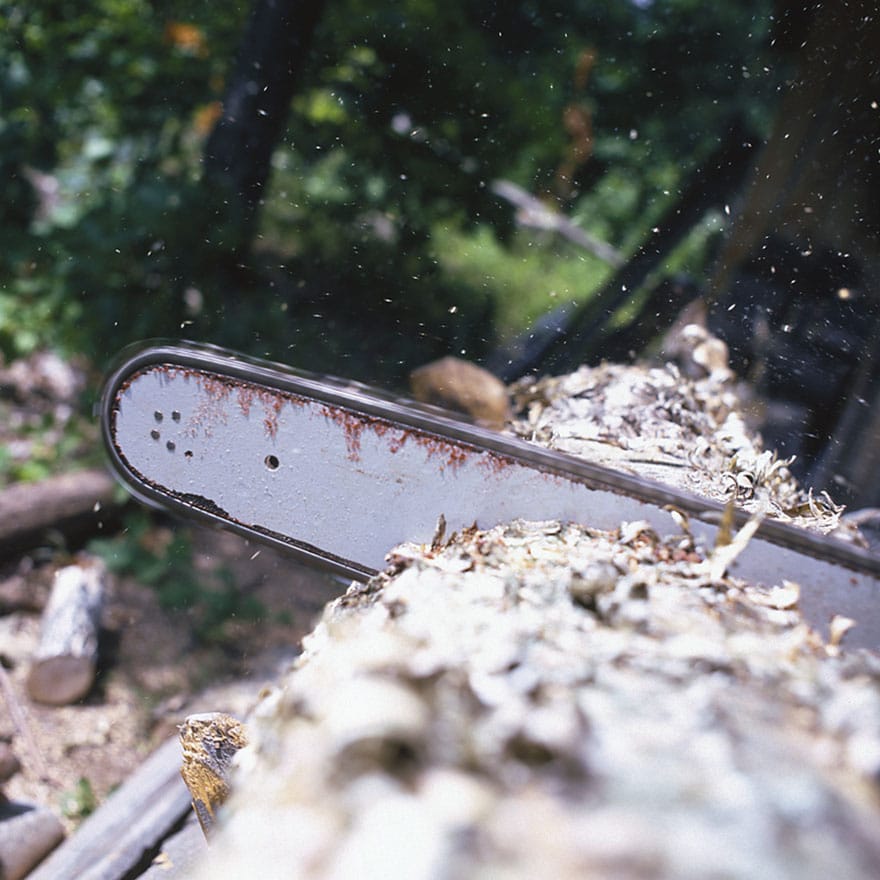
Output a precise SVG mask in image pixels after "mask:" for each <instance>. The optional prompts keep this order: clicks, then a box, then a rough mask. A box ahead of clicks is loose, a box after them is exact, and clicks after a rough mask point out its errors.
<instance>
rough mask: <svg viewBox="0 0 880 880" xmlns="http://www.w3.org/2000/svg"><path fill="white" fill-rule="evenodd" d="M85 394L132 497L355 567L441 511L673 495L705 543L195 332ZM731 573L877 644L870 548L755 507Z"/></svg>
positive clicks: (586, 520) (462, 432)
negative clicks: (836, 619) (757, 516)
mask: <svg viewBox="0 0 880 880" xmlns="http://www.w3.org/2000/svg"><path fill="white" fill-rule="evenodd" d="M100 407H101V425H102V432H103V436H104V440H105V444H106V447H107V450H108V452H109V455H110V459H111V462H112V464H113V466H114V469H115V470H116V472H117V474H118V475H119V477H120V478H121V479H122V480H123V481H124V482H125V483H126V484H127V485H128V487H129V488H130V489H131V491H132V492H133V493H134V494H135V496H136V497H138V498H140V499H141V500H143V501H145V502H147V503H150V504H153V505H158V506H160V507H162V508H166V509H168V510H169V511H174V512H177V513H181V514H185V515H187V516H190V517H195V518H197V519H201V520H203V521H207V522H213V523H218V524H220V525H223V526H225V527H227V528H230V529H233V530H234V531H237V532H239V533H241V534H244V535H246V536H248V537H250V538H256V539H259V540H261V541H265V542H268V543H270V544H274V545H276V546H280V547H283V548H284V549H286V550H288V551H290V552H291V553H292V554H293V555H294V556H296V557H298V558H299V559H300V560H301V561H303V562H306V563H309V564H313V565H318V566H320V567H323V568H325V569H329V570H331V571H333V572H336V573H338V574H341V575H345V576H348V577H353V578H356V579H359V580H366V579H367V578H369V577H370V576H372V575H373V574H375V573H376V571H378V570H379V569H381V568H382V567H383V564H384V557H385V554H386V553H387V552H388V551H389V550H390V549H391V548H392V547H394V546H395V545H397V544H399V543H402V542H404V541H414V542H419V543H428V542H430V541H431V539H432V536H433V534H434V531H435V528H436V524H437V521H438V518H439V516H440V515H441V514H442V515H443V516H444V517H445V520H446V522H447V526H448V528H449V530H450V531H452V530H460V529H462V528H466V527H468V526H470V525H472V524H474V523H476V525H477V526H479V527H480V528H489V527H491V526H494V525H496V524H498V523H501V522H505V521H509V520H512V519H516V518H522V519H531V520H545V519H558V520H563V521H565V520H569V521H574V522H580V523H583V524H585V525H589V526H592V527H595V528H601V529H614V528H617V527H618V526H620V524H621V523H622V522H625V521H635V520H647V521H648V522H649V523H650V524H651V526H652V527H653V528H655V529H656V530H657V531H658V532H660V533H661V534H663V533H668V532H669V531H670V528H671V527H673V523H672V519H671V517H670V510H676V511H678V512H680V513H682V514H685V515H687V517H688V519H689V522H690V528H691V531H692V533H693V534H694V536H695V537H696V538H697V539H698V540H701V541H702V542H704V543H705V544H706V545H707V546H713V545H714V541H715V537H716V533H717V530H718V527H719V524H720V523H721V520H722V515H723V513H724V508H723V506H722V505H720V504H718V503H717V502H714V501H710V500H707V499H703V498H699V497H697V496H694V495H691V494H688V493H685V492H681V491H680V490H677V489H673V488H670V487H668V486H664V485H663V484H661V483H657V482H654V481H652V480H646V479H642V478H639V477H635V476H632V475H630V474H626V473H622V472H618V471H615V470H613V469H610V468H607V467H604V466H600V465H597V464H594V463H591V462H589V461H584V460H582V459H579V458H575V457H574V456H571V455H567V454H564V453H561V452H556V451H553V450H548V449H545V448H542V447H539V446H536V445H534V444H531V443H528V442H526V441H524V440H519V439H517V438H513V437H508V436H506V435H502V434H498V433H495V432H492V431H489V430H486V429H484V428H481V427H479V426H477V425H473V424H470V423H468V422H463V421H460V420H457V419H455V418H452V417H450V416H449V415H448V414H445V413H444V411H443V410H439V409H437V408H434V407H426V406H423V405H420V404H416V403H414V402H413V401H410V400H407V399H404V398H400V397H396V396H393V395H389V394H385V393H383V392H381V391H377V390H376V389H372V388H368V387H366V386H364V385H361V384H359V383H357V382H347V381H342V380H339V379H332V378H328V377H326V376H317V375H313V374H310V373H306V372H302V371H298V370H293V369H291V368H289V367H286V366H283V365H280V364H274V363H269V362H266V361H261V360H255V359H252V358H248V357H245V356H243V355H239V354H235V353H233V352H230V351H226V350H223V349H219V348H214V347H209V346H201V345H193V344H188V343H166V342H158V343H143V344H140V345H137V346H133V347H131V348H129V349H127V350H126V351H125V352H123V353H122V355H121V358H120V362H119V364H118V366H116V368H115V369H114V370H113V371H112V373H111V374H110V376H109V377H108V379H107V382H106V384H105V387H104V390H103V395H102V399H101V404H100ZM735 519H736V522H737V524H738V525H740V526H741V525H742V524H743V523H745V521H746V520H747V515H746V514H745V513H744V512H743V511H737V512H736V516H735ZM730 571H731V573H732V574H734V575H737V576H740V577H744V578H748V579H750V580H752V581H754V582H756V583H764V584H766V585H768V586H771V585H774V584H781V583H782V581H783V580H790V581H794V582H796V583H797V584H798V585H799V586H800V588H801V594H800V595H801V598H800V607H801V609H802V610H803V612H804V614H805V616H806V617H807V619H808V620H809V621H810V622H811V623H812V624H813V625H814V626H816V627H817V628H818V629H819V630H820V631H824V632H826V633H827V631H828V625H829V622H830V621H831V619H832V617H833V616H835V615H843V616H846V617H849V618H851V619H853V620H855V621H856V622H857V625H856V626H855V627H854V628H853V629H852V630H851V631H850V633H849V634H848V635H847V644H848V645H849V646H861V647H870V648H873V649H878V648H880V558H878V557H876V556H874V555H872V554H870V553H868V552H867V551H865V550H863V549H861V548H859V547H856V546H854V545H851V544H849V543H846V542H843V541H840V540H838V539H835V538H830V537H824V536H822V535H817V534H813V533H811V532H807V531H805V530H803V529H800V528H796V527H794V526H790V525H787V524H785V523H780V522H776V521H770V520H765V521H764V522H763V523H762V524H761V525H760V527H759V528H758V531H757V533H756V534H755V535H754V536H753V538H752V539H751V540H750V541H749V542H748V544H747V546H746V548H745V549H744V550H743V551H742V552H741V553H740V555H739V556H738V557H737V559H736V560H735V562H734V563H733V564H732V566H731V569H730Z"/></svg>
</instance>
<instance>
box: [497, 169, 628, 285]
mask: <svg viewBox="0 0 880 880" xmlns="http://www.w3.org/2000/svg"><path fill="white" fill-rule="evenodd" d="M491 189H492V192H493V193H495V195H496V196H501V198H502V199H504V200H505V201H507V202H510V203H511V204H512V205H515V206H516V207H517V208H519V211H518V212H517V215H516V219H517V221H518V222H519V223H520V224H521V225H522V226H531V227H532V228H534V229H549V230H551V231H553V232H556V233H558V234H559V235H561V236H562V237H563V238H567V239H568V240H569V241H570V242H572V243H573V244H576V245H577V246H578V247H582V248H583V249H584V250H586V251H589V252H590V253H591V254H592V255H593V256H594V257H598V258H599V259H600V260H603V261H604V262H606V263H608V264H609V265H611V266H614V268H615V269H618V268H620V267H621V266H622V265H623V257H622V256H621V255H620V252H619V251H618V250H617V249H616V248H613V247H612V246H611V245H610V244H608V243H607V242H604V241H600V240H599V239H598V238H595V237H594V236H592V235H590V234H589V233H588V232H585V231H584V230H583V229H581V228H580V226H576V225H575V224H574V223H572V222H571V220H569V219H568V217H566V216H564V215H563V214H560V213H559V212H558V211H554V210H552V209H551V208H548V207H547V205H545V204H544V203H543V202H542V201H541V200H540V199H536V198H535V197H534V196H533V195H531V194H530V193H527V192H526V191H525V190H524V189H523V188H522V187H520V186H517V185H516V184H515V183H511V181H509V180H493V181H492V185H491Z"/></svg>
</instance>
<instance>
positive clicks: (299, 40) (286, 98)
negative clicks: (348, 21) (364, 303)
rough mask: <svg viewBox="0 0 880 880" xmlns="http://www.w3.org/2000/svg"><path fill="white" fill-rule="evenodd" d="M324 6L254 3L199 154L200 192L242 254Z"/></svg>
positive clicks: (279, 0)
mask: <svg viewBox="0 0 880 880" xmlns="http://www.w3.org/2000/svg"><path fill="white" fill-rule="evenodd" d="M323 9H324V0H257V2H256V4H255V6H254V10H253V13H252V15H251V20H250V24H249V25H248V29H247V32H246V34H245V37H244V42H243V44H242V46H241V48H240V50H239V55H238V59H237V61H236V65H235V70H234V72H233V74H232V79H231V81H230V83H229V87H228V89H227V91H226V97H225V99H224V102H223V115H222V116H221V117H220V120H219V121H218V123H217V125H216V127H215V128H214V131H213V132H212V134H211V137H210V138H209V139H208V143H207V146H206V148H205V177H206V182H207V184H208V191H209V192H211V193H212V198H216V199H217V202H216V211H217V212H218V214H219V215H220V216H219V218H218V219H220V221H221V222H220V224H219V225H220V228H221V231H222V233H225V234H227V235H229V236H230V238H231V240H228V241H225V242H224V243H225V244H226V245H231V246H232V248H233V249H234V250H236V251H238V250H242V249H246V248H247V246H248V244H249V242H250V236H251V233H252V230H253V224H254V221H255V219H256V214H257V209H258V207H259V205H260V202H261V200H262V198H263V187H264V186H265V184H266V181H267V179H268V176H269V163H270V160H271V158H272V152H273V151H274V149H275V146H276V144H277V143H278V139H279V138H280V137H281V134H282V132H283V130H284V125H285V122H286V121H287V114H288V110H289V108H290V101H291V99H292V97H293V94H294V90H295V88H296V84H297V78H298V75H299V73H300V71H301V70H302V67H303V63H304V61H305V58H306V57H307V55H308V51H309V47H310V45H311V41H312V35H313V34H314V30H315V27H316V25H317V23H318V21H319V20H320V17H321V13H322V11H323Z"/></svg>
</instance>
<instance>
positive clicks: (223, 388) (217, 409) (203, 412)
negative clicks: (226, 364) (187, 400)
mask: <svg viewBox="0 0 880 880" xmlns="http://www.w3.org/2000/svg"><path fill="white" fill-rule="evenodd" d="M145 372H152V373H158V374H159V375H160V376H163V377H164V378H165V380H166V381H170V380H173V379H176V378H178V377H182V378H183V379H184V380H185V381H188V380H190V379H192V380H194V381H195V382H196V383H197V384H198V386H199V389H200V390H201V391H203V392H204V393H205V396H206V397H207V398H208V400H205V401H203V402H202V403H200V404H199V406H198V408H197V409H196V412H195V413H193V414H192V415H191V416H190V419H189V428H188V433H189V434H190V435H191V436H195V435H196V433H198V431H199V430H200V429H201V430H203V431H204V432H205V433H206V434H210V432H211V426H212V425H213V424H215V423H216V422H218V421H219V422H222V423H224V424H225V423H226V413H225V411H224V407H225V406H226V405H227V403H228V401H229V400H230V398H231V397H232V395H233V393H234V394H235V400H236V402H237V403H238V407H239V409H240V410H241V412H242V414H243V415H244V416H245V417H246V418H250V414H251V410H252V409H253V407H254V406H255V405H259V406H260V407H261V408H262V410H263V427H264V428H265V431H266V434H267V435H268V436H269V437H271V438H272V439H273V440H274V439H275V437H276V435H277V434H278V420H279V417H280V415H281V410H282V409H283V407H284V404H285V403H290V404H293V405H294V406H304V405H305V404H306V403H307V402H308V401H307V400H306V399H305V398H302V397H299V396H298V395H296V394H292V393H290V392H288V391H283V390H280V389H271V388H266V387H264V386H262V385H258V384H256V383H253V382H247V381H242V380H240V379H236V378H234V377H232V376H222V375H218V374H216V373H211V372H208V371H205V370H198V369H194V368H191V367H181V366H176V365H171V364H158V365H155V366H151V367H149V368H148V370H146V371H145ZM139 375H143V374H139ZM137 378H138V376H137V375H136V376H133V377H132V378H131V379H129V380H128V381H127V382H126V383H125V384H124V385H123V386H121V387H120V393H121V392H122V391H124V390H125V389H126V388H127V387H129V386H130V384H131V383H132V382H133V381H135V380H136V379H137Z"/></svg>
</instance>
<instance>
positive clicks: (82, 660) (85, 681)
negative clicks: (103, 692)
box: [27, 654, 95, 706]
mask: <svg viewBox="0 0 880 880" xmlns="http://www.w3.org/2000/svg"><path fill="white" fill-rule="evenodd" d="M94 680H95V659H94V657H77V656H73V655H70V654H68V655H66V656H60V657H48V658H46V659H45V660H36V661H35V662H34V663H33V664H32V665H31V668H30V672H29V673H28V678H27V692H28V696H29V697H30V698H31V699H32V700H35V701H36V702H38V703H44V704H46V705H48V706H67V705H69V704H70V703H75V702H76V701H77V700H81V699H82V698H83V697H84V696H85V695H86V694H87V693H88V692H89V691H90V690H91V687H92V684H93V683H94Z"/></svg>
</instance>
